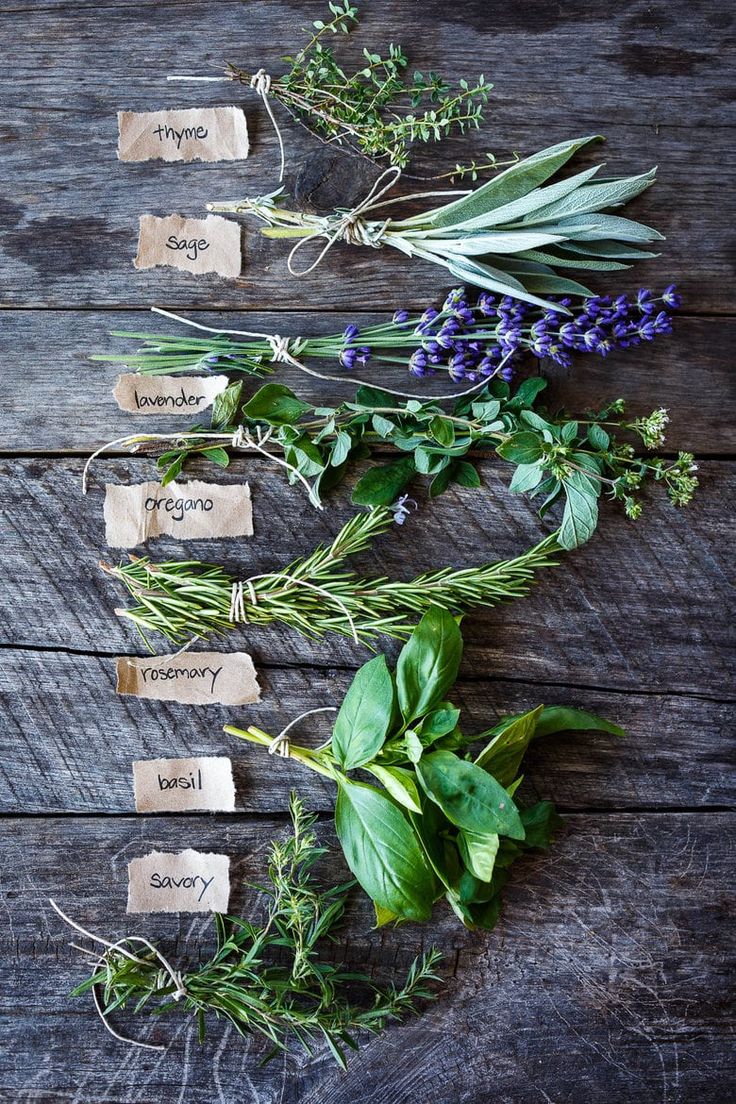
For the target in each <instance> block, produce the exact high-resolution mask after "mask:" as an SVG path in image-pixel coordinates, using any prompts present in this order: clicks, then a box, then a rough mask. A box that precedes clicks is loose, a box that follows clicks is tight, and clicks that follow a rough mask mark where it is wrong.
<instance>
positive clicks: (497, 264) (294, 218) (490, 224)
mask: <svg viewBox="0 0 736 1104" xmlns="http://www.w3.org/2000/svg"><path fill="white" fill-rule="evenodd" d="M598 138H599V136H598V135H591V136H587V137H584V138H576V139H573V140H572V141H568V142H561V143H559V144H557V145H554V146H550V147H548V148H547V149H544V150H541V151H540V152H539V153H536V154H534V155H533V156H531V157H527V158H526V159H524V160H523V161H519V162H518V163H516V164H514V165H512V166H510V167H509V168H507V169H505V170H504V171H503V172H501V173H499V174H498V175H497V176H495V177H493V179H491V180H489V181H487V182H486V183H485V184H482V185H481V186H480V187H479V188H476V189H475V190H474V191H471V192H469V193H464V194H463V195H462V196H461V197H460V198H459V199H454V200H452V201H451V202H450V203H445V204H442V205H441V206H439V207H434V208H432V209H430V210H428V211H425V212H423V213H421V214H417V215H412V216H410V217H408V218H405V219H394V218H391V217H388V218H386V217H384V214H383V211H385V208H386V207H387V206H389V205H392V204H395V203H399V202H406V201H408V200H409V199H415V198H421V197H420V196H407V197H403V198H399V199H391V200H384V199H383V196H384V195H385V193H386V192H387V191H388V190H389V189H390V188H392V187H393V185H394V184H395V183H396V181H397V180H398V177H399V174H400V170H399V169H387V170H386V171H385V172H384V173H382V174H381V176H380V177H379V178H378V180H377V181H376V182H375V183H374V185H373V187H372V188H371V190H370V192H369V193H368V195H367V196H366V197H365V199H364V200H363V201H362V202H360V203H359V204H357V205H356V206H355V207H354V208H353V209H352V210H350V211H342V210H338V211H335V212H334V213H333V214H330V215H316V214H308V213H306V212H303V211H292V210H289V209H287V208H285V207H284V206H283V204H284V202H285V198H286V197H285V196H284V194H283V191H282V190H281V189H279V190H278V191H276V192H272V193H271V194H269V195H267V196H262V197H255V198H248V199H243V200H238V201H235V202H227V203H209V204H208V205H207V207H208V210H211V211H219V212H231V213H236V214H253V215H255V216H256V217H257V218H258V219H260V220H261V221H262V222H264V223H265V224H266V227H265V229H264V230H263V231H262V233H263V234H264V235H265V236H266V237H269V238H289V239H297V240H296V242H295V244H294V246H293V247H292V250H291V253H290V254H289V261H288V267H289V271H290V272H291V273H292V274H293V275H306V274H307V273H308V272H311V271H312V270H313V269H314V268H316V267H317V265H318V264H319V263H320V262H321V261H322V260H323V259H324V257H325V256H326V255H327V253H328V252H329V250H330V249H331V248H332V246H333V245H334V244H335V243H336V242H338V241H346V242H348V243H349V244H352V245H364V246H369V247H371V248H373V249H379V248H382V247H387V248H392V249H397V250H398V251H399V252H401V253H403V254H404V255H405V256H406V257H409V258H414V257H416V258H418V259H420V260H424V261H428V262H430V263H432V264H438V265H441V266H442V267H443V268H446V269H447V270H448V271H449V272H450V273H451V274H452V276H453V277H455V278H456V279H458V280H460V281H462V282H463V283H466V284H472V285H475V286H477V287H480V288H484V289H485V290H487V291H491V292H495V293H498V294H501V295H509V296H511V297H512V298H514V299H521V300H525V301H526V302H529V303H535V304H537V305H539V306H542V307H545V308H548V307H550V306H551V302H550V300H549V299H548V298H540V296H550V295H571V296H581V297H589V296H591V295H592V294H593V292H592V291H591V290H590V289H589V288H588V287H586V286H584V285H583V284H581V283H579V282H578V281H577V280H573V279H571V278H570V277H569V276H568V275H561V274H560V270H561V271H562V273H567V272H569V271H571V270H572V271H574V270H582V271H588V272H610V271H616V270H620V269H625V268H629V267H630V266H631V262H633V261H636V260H643V259H645V258H647V257H653V256H656V254H654V253H651V252H648V251H646V250H644V249H642V248H641V246H642V245H643V244H647V243H649V242H653V241H660V240H662V235H661V234H659V233H658V232H657V231H656V230H653V229H652V228H651V227H649V226H644V225H642V224H641V223H638V222H633V221H632V220H631V219H627V218H622V217H620V216H617V215H611V214H605V213H604V212H605V211H606V210H607V209H609V208H619V207H622V206H623V205H624V204H625V203H627V202H628V201H629V200H631V199H633V198H634V197H635V196H638V195H639V194H640V193H641V192H643V191H644V190H645V189H646V188H648V187H650V185H651V184H653V183H654V178H655V169H650V170H649V171H648V172H645V173H642V174H640V175H638V176H632V177H627V178H622V179H614V180H606V181H599V182H595V183H591V181H592V179H593V177H594V176H595V175H596V174H597V173H598V171H599V169H600V168H601V166H600V165H596V166H594V167H593V168H590V169H586V170H584V171H583V172H579V173H576V174H575V175H574V176H570V177H566V178H565V179H563V180H560V181H558V182H557V183H554V184H548V185H546V186H545V187H543V186H542V185H544V184H545V182H546V181H547V180H549V178H550V177H551V176H553V175H554V174H555V173H556V172H557V171H558V170H559V169H561V168H562V167H563V166H564V165H565V164H566V163H567V162H568V161H569V160H570V158H571V157H572V156H573V154H575V153H576V152H577V151H578V150H579V149H581V148H582V147H583V146H586V145H587V144H588V143H590V142H593V141H595V140H597V139H598ZM378 211H381V212H382V213H381V214H380V215H378V214H377V212H378ZM319 239H324V241H325V244H324V246H323V248H322V249H321V251H320V252H319V253H318V255H317V257H316V258H315V260H313V261H312V262H311V263H310V264H309V265H308V266H307V267H306V268H303V269H297V268H296V267H295V261H296V255H297V253H298V252H299V250H300V249H302V247H303V246H304V245H305V244H306V243H308V242H315V241H318V240H319Z"/></svg>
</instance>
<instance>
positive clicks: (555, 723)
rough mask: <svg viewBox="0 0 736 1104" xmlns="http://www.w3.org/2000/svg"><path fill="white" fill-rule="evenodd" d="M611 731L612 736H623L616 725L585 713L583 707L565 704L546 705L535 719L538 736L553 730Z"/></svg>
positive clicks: (620, 729)
mask: <svg viewBox="0 0 736 1104" xmlns="http://www.w3.org/2000/svg"><path fill="white" fill-rule="evenodd" d="M576 731H578V732H580V731H582V732H596V731H597V732H611V733H613V735H614V736H625V735H626V733H625V732H624V730H623V729H622V728H619V726H618V725H615V724H612V723H611V722H610V721H604V720H603V718H602V717H596V715H595V714H594V713H586V712H585V710H584V709H571V708H570V707H569V706H567V705H546V706H545V707H544V709H543V710H542V712H541V714H540V716H539V720H538V721H537V730H536V732H535V733H534V736H535V738H536V737H538V736H551V735H552V734H553V733H555V732H576Z"/></svg>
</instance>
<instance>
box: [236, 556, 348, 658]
mask: <svg viewBox="0 0 736 1104" xmlns="http://www.w3.org/2000/svg"><path fill="white" fill-rule="evenodd" d="M257 579H284V580H285V581H286V586H285V587H284V589H285V590H288V589H289V588H290V587H294V586H301V587H307V589H309V590H313V591H315V593H317V594H321V595H322V597H323V598H326V599H327V600H328V601H330V602H334V603H335V605H336V606H338V607H339V609H340V612H341V613H342V614H344V616H345V620H346V621H347V623H348V624H349V625H350V632H351V634H352V637H353V640H354V642H355V643H356V644H360V637H359V636H358V630H357V628H356V626H355V621H354V619H353V615H352V614H351V612H350V610H349V609H348V607H347V606H346V605H345V603H344V602H343V600H342V598H338V596H337V595H336V594H331V593H330V591H329V590H325V588H324V587H320V586H317V584H316V583H308V582H307V580H306V579H295V578H294V576H293V575H287V574H286V573H285V572H283V571H266V572H264V573H263V574H262V575H251V576H250V578H248V579H241V580H239V581H238V582H235V583H233V584H232V587H231V588H230V610H229V613H228V620H229V621H232V622H233V624H237V623H238V622H240V621H247V617H246V613H245V595H244V589H245V588H247V590H248V602H249V603H250V605H252V606H257V605H258V595H257V593H256V589H255V587H254V586H253V583H254V582H255V581H256V580H257ZM265 597H268V595H266V596H265Z"/></svg>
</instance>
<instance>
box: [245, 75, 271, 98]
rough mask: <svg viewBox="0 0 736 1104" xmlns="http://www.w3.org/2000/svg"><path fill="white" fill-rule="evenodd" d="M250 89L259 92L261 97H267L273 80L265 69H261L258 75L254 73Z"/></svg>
mask: <svg viewBox="0 0 736 1104" xmlns="http://www.w3.org/2000/svg"><path fill="white" fill-rule="evenodd" d="M250 87H251V88H252V89H253V91H254V92H257V93H258V95H259V96H267V95H268V94H269V92H270V91H271V78H270V77H269V75H268V73H267V72H266V70H265V69H259V70H258V72H257V73H254V74H253V76H252V77H251V78H250Z"/></svg>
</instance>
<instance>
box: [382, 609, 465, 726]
mask: <svg viewBox="0 0 736 1104" xmlns="http://www.w3.org/2000/svg"><path fill="white" fill-rule="evenodd" d="M462 654H463V638H462V635H461V633H460V629H459V628H458V625H457V622H456V621H455V618H454V617H453V616H452V614H450V613H448V612H447V611H446V610H443V609H440V608H439V606H431V607H430V609H429V610H428V611H427V612H426V613H425V614H424V617H423V618H422V620H421V621H420V622H419V624H418V625H417V627H416V629H415V630H414V632H413V633H412V635H411V636H410V637H409V639H408V640H407V642H406V644H405V645H404V647H403V648H402V649H401V654H400V655H399V659H398V662H397V664H396V689H397V692H398V697H399V706H400V708H401V713H402V715H403V717H404V720H405V721H412V720H414V718H415V717H423V716H424V714H425V713H428V712H429V711H430V709H433V708H434V707H435V706H436V705H438V704H439V702H441V701H442V700H443V699H444V697H445V694H446V693H447V691H448V690H449V689H450V687H451V686H452V685H453V684H454V682H455V680H456V678H457V672H458V668H459V666H460V660H461V659H462Z"/></svg>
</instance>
